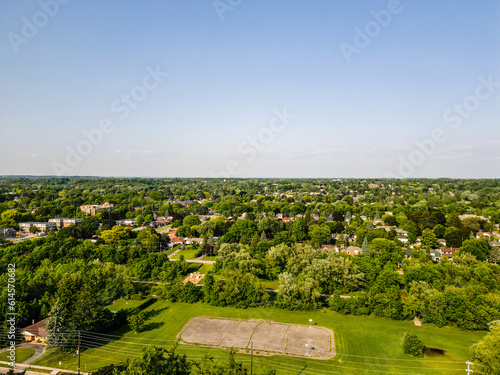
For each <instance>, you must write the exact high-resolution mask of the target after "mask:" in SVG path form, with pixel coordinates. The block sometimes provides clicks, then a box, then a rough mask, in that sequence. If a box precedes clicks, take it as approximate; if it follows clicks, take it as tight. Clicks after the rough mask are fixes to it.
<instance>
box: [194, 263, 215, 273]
mask: <svg viewBox="0 0 500 375" xmlns="http://www.w3.org/2000/svg"><path fill="white" fill-rule="evenodd" d="M200 264H201V267H200V268H198V272H199V273H202V274H204V275H206V274H207V273H208V271H210V270H211V269H212V268H213V267H214V265H213V264H204V263H200Z"/></svg>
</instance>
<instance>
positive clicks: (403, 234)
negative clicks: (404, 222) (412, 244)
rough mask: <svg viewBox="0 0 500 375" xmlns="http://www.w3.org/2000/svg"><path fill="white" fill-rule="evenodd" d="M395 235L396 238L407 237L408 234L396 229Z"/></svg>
mask: <svg viewBox="0 0 500 375" xmlns="http://www.w3.org/2000/svg"><path fill="white" fill-rule="evenodd" d="M396 234H397V235H398V236H405V237H408V232H407V231H405V230H404V229H399V228H397V229H396Z"/></svg>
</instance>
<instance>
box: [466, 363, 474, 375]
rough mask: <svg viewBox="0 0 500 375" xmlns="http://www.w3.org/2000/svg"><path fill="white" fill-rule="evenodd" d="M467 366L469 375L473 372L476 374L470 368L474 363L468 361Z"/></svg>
mask: <svg viewBox="0 0 500 375" xmlns="http://www.w3.org/2000/svg"><path fill="white" fill-rule="evenodd" d="M465 364H466V365H467V370H465V371H466V372H467V374H470V373H471V372H474V371H472V370H471V368H470V366H471V365H473V363H472V362H469V361H467V362H465Z"/></svg>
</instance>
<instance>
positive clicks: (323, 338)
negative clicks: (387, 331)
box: [177, 316, 335, 359]
mask: <svg viewBox="0 0 500 375" xmlns="http://www.w3.org/2000/svg"><path fill="white" fill-rule="evenodd" d="M333 337H334V336H333V331H332V330H331V329H329V328H326V327H317V326H307V325H298V324H289V323H277V322H273V321H265V320H253V319H251V320H246V319H228V318H214V317H208V316H199V317H196V318H193V319H191V320H190V321H189V322H188V323H187V324H186V325H185V326H184V328H183V329H182V330H181V331H180V332H179V333H178V334H177V339H179V341H180V343H182V344H188V345H189V344H191V345H203V346H212V347H218V348H231V347H233V348H235V349H238V350H240V351H242V352H247V351H248V350H249V349H250V348H251V346H252V344H253V349H254V353H255V354H257V353H256V352H259V355H274V354H279V355H289V356H300V357H305V356H307V357H311V358H316V359H330V358H333V357H335V344H334V339H333Z"/></svg>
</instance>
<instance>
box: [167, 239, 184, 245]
mask: <svg viewBox="0 0 500 375" xmlns="http://www.w3.org/2000/svg"><path fill="white" fill-rule="evenodd" d="M185 242H186V241H185V240H184V237H173V238H171V239H170V243H171V244H172V245H181V244H184V243H185Z"/></svg>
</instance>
